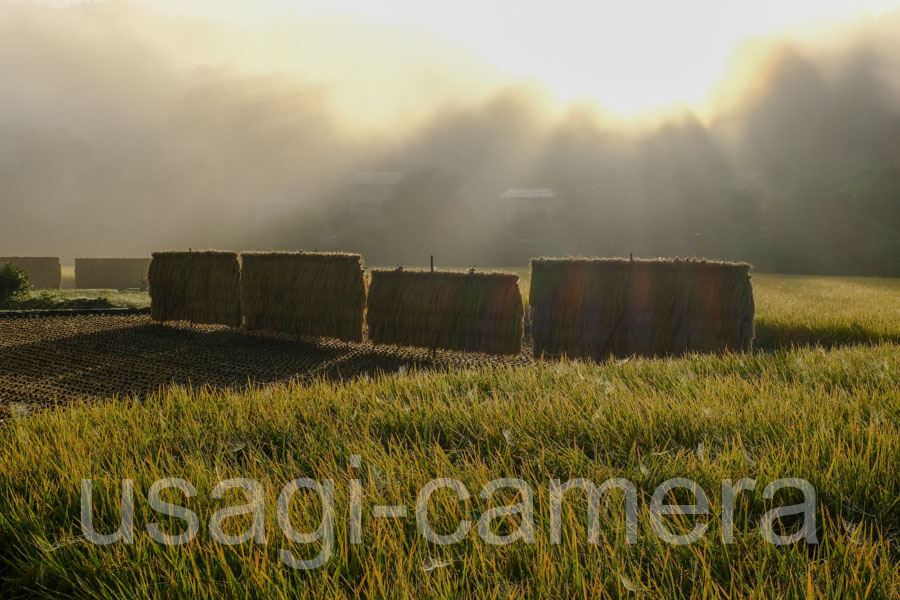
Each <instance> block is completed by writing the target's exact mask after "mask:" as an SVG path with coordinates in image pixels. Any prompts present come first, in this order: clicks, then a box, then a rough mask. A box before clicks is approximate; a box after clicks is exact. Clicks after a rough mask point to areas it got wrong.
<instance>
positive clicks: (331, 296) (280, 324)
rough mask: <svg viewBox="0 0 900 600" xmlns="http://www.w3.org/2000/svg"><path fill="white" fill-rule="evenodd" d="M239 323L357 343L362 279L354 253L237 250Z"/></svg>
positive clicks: (362, 302)
mask: <svg viewBox="0 0 900 600" xmlns="http://www.w3.org/2000/svg"><path fill="white" fill-rule="evenodd" d="M241 261H242V263H243V264H242V267H241V310H242V312H243V314H244V326H245V327H246V328H247V329H251V330H267V331H275V332H279V333H288V334H292V335H309V336H322V337H332V338H337V339H340V340H344V341H347V342H361V341H362V339H363V319H364V316H365V311H366V280H365V275H364V273H363V267H362V257H360V255H358V254H342V253H305V252H269V253H256V252H254V253H245V254H242V255H241Z"/></svg>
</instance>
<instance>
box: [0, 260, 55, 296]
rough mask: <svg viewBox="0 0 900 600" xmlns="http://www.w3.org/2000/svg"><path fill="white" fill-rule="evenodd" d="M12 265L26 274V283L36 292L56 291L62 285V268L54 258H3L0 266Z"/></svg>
mask: <svg viewBox="0 0 900 600" xmlns="http://www.w3.org/2000/svg"><path fill="white" fill-rule="evenodd" d="M6 263H12V264H14V265H16V266H17V267H19V268H22V269H25V272H26V273H28V282H29V283H30V284H31V287H32V288H34V289H36V290H58V289H59V287H60V285H61V284H62V267H61V266H60V264H59V258H57V257H55V256H48V257H37V256H3V257H0V265H5V264H6Z"/></svg>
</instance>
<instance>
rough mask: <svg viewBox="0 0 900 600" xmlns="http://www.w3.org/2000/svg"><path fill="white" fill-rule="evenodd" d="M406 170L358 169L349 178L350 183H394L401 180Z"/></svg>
mask: <svg viewBox="0 0 900 600" xmlns="http://www.w3.org/2000/svg"><path fill="white" fill-rule="evenodd" d="M405 175H406V171H358V172H356V173H354V174H353V177H351V178H350V181H349V182H348V183H350V184H351V185H396V184H398V183H400V182H401V181H403V177H404V176H405Z"/></svg>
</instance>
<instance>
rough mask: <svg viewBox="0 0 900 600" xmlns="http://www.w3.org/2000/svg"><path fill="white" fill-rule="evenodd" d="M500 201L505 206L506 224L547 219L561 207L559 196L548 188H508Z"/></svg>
mask: <svg viewBox="0 0 900 600" xmlns="http://www.w3.org/2000/svg"><path fill="white" fill-rule="evenodd" d="M500 199H501V200H502V201H503V202H504V204H505V206H506V221H507V223H516V222H522V221H529V220H533V219H535V218H537V217H542V216H543V217H549V216H550V215H552V214H553V213H554V212H556V211H557V210H558V209H559V208H560V207H561V206H562V200H561V199H560V197H559V194H558V193H557V192H555V191H554V190H552V189H550V188H509V189H508V190H506V191H505V192H503V194H501V195H500Z"/></svg>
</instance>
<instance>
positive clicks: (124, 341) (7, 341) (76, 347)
mask: <svg viewBox="0 0 900 600" xmlns="http://www.w3.org/2000/svg"><path fill="white" fill-rule="evenodd" d="M529 356H530V354H529V353H523V354H521V355H519V356H514V357H489V356H487V355H481V354H472V353H463V352H437V353H436V354H435V357H434V359H433V360H432V358H431V353H430V352H429V351H428V350H422V349H416V348H396V347H391V346H373V345H371V344H347V343H341V342H330V341H323V340H309V341H303V340H301V341H297V340H296V339H288V338H287V337H284V336H269V335H257V334H248V333H246V332H243V331H240V330H235V329H230V328H227V327H220V326H211V325H203V326H198V325H194V326H191V325H188V324H186V323H180V324H166V325H162V324H158V323H153V322H151V320H150V318H149V317H147V316H132V317H120V316H80V317H49V318H39V319H5V320H0V405H10V404H16V403H23V404H29V405H33V404H43V405H47V404H53V403H55V402H66V401H69V400H73V399H76V398H86V399H91V398H93V399H103V398H111V397H114V396H136V397H142V396H145V395H147V394H149V393H155V392H158V391H159V390H160V388H162V387H167V386H170V385H173V384H174V385H182V386H192V387H203V386H210V387H213V388H217V389H236V388H241V387H246V386H247V385H248V382H249V383H251V384H267V383H275V382H289V381H291V380H297V381H309V380H312V379H315V378H326V379H330V380H342V381H346V380H351V379H354V378H357V377H360V376H374V375H376V374H377V373H379V372H385V373H392V372H403V371H406V370H409V369H420V370H422V369H437V370H447V369H458V368H465V367H477V366H486V365H489V364H495V365H507V366H513V365H524V364H527V363H529V362H531V361H530V358H529Z"/></svg>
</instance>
